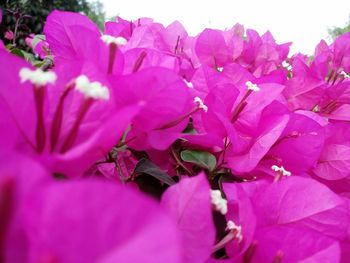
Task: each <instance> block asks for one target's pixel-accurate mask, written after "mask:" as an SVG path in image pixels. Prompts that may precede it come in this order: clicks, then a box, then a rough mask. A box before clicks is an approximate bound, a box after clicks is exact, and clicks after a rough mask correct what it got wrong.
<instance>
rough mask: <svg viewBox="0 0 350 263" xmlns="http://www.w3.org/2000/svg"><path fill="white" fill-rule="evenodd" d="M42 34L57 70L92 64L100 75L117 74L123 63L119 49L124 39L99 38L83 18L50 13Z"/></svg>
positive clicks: (123, 43) (95, 29)
mask: <svg viewBox="0 0 350 263" xmlns="http://www.w3.org/2000/svg"><path fill="white" fill-rule="evenodd" d="M44 33H45V37H46V41H47V43H48V44H49V46H50V50H51V52H52V55H53V56H54V62H55V65H56V66H61V65H62V66H64V65H66V66H67V64H68V65H69V64H71V63H75V64H76V67H77V66H78V65H80V67H84V65H85V64H89V63H91V64H93V65H94V66H95V67H96V69H97V70H99V71H100V72H101V73H105V74H106V73H108V74H119V73H120V72H121V71H122V70H123V65H124V60H123V55H122V52H121V51H120V47H121V46H123V45H125V44H126V40H125V39H124V38H123V37H119V38H115V37H113V36H110V35H101V33H100V31H99V29H98V27H97V26H96V25H95V24H94V23H93V22H92V21H91V20H90V19H89V18H88V17H86V16H84V15H81V14H78V13H71V12H62V11H57V10H56V11H53V12H52V13H51V14H50V15H49V16H48V17H47V20H46V23H45V27H44Z"/></svg>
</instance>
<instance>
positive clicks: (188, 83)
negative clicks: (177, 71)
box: [184, 79, 193, 89]
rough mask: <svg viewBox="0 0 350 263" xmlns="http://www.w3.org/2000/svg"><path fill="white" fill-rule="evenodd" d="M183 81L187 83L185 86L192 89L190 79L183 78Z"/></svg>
mask: <svg viewBox="0 0 350 263" xmlns="http://www.w3.org/2000/svg"><path fill="white" fill-rule="evenodd" d="M184 82H185V84H186V85H187V87H189V88H190V89H193V84H192V82H191V81H187V80H185V79H184Z"/></svg>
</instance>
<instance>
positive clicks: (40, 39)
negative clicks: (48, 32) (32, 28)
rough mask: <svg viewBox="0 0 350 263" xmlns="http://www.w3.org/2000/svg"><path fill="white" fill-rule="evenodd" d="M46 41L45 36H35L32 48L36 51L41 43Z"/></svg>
mask: <svg viewBox="0 0 350 263" xmlns="http://www.w3.org/2000/svg"><path fill="white" fill-rule="evenodd" d="M40 41H45V35H35V37H34V38H33V42H32V48H33V50H34V48H35V46H36V45H37V44H38V43H39V42H40Z"/></svg>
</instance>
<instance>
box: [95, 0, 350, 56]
mask: <svg viewBox="0 0 350 263" xmlns="http://www.w3.org/2000/svg"><path fill="white" fill-rule="evenodd" d="M101 1H102V2H103V3H104V6H105V10H106V12H107V16H108V17H111V16H114V15H120V16H121V17H122V18H124V19H127V20H130V19H131V20H134V19H137V18H139V17H151V18H153V19H154V20H155V21H156V22H160V23H163V24H164V25H165V26H166V25H168V24H169V23H171V22H172V21H174V20H178V21H180V22H181V23H182V24H183V25H184V26H185V28H186V29H187V31H188V32H189V33H190V34H191V35H196V34H197V33H199V32H201V31H202V30H203V29H204V28H206V27H210V28H218V29H222V30H224V29H225V28H230V27H232V26H233V25H234V24H235V23H237V22H238V23H240V24H243V25H244V26H245V28H252V29H255V30H257V31H258V32H259V33H260V34H262V33H264V32H265V31H266V30H270V31H271V33H272V34H273V36H274V37H275V39H276V40H277V42H279V43H284V42H289V41H293V46H292V51H293V52H297V51H301V52H304V53H308V54H311V53H313V50H314V47H315V45H316V44H317V43H318V42H319V41H320V39H322V38H323V39H326V38H327V36H328V34H327V28H328V27H332V26H344V25H345V23H346V21H347V20H348V17H349V15H350V0H328V1H324V0H318V1H317V0H288V1H285V0H216V1H214V0H211V1H208V0H198V1H191V0H172V1H169V0H101ZM326 40H327V39H326Z"/></svg>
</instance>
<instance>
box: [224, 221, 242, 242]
mask: <svg viewBox="0 0 350 263" xmlns="http://www.w3.org/2000/svg"><path fill="white" fill-rule="evenodd" d="M226 230H230V231H233V230H236V238H237V239H238V242H241V241H242V239H243V235H242V227H241V226H237V225H236V224H235V222H233V221H231V220H229V221H227V224H226Z"/></svg>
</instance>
